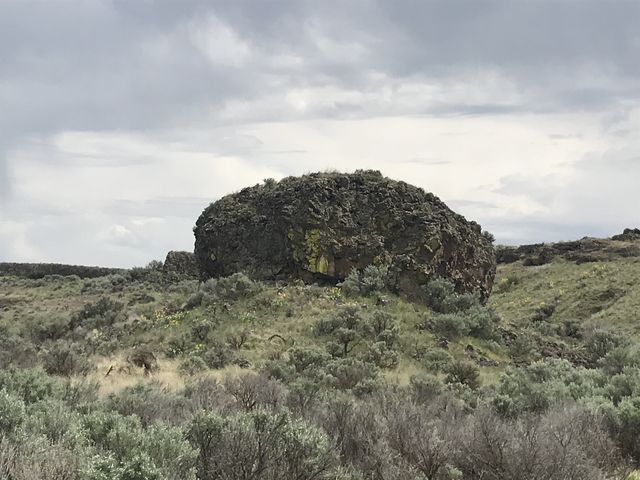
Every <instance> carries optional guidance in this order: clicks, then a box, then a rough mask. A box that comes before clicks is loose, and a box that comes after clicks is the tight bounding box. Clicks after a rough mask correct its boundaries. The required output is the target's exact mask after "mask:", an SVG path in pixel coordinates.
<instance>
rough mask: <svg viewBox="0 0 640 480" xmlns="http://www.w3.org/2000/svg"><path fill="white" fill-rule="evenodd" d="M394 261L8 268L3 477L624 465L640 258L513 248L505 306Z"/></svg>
mask: <svg viewBox="0 0 640 480" xmlns="http://www.w3.org/2000/svg"><path fill="white" fill-rule="evenodd" d="M385 278H386V275H385V271H384V269H383V268H377V267H368V268H366V269H364V270H361V271H354V272H353V273H352V274H351V275H350V276H349V277H348V278H347V279H346V280H345V281H344V283H343V284H342V285H341V286H338V287H322V286H314V285H304V284H303V283H296V282H293V283H288V284H284V283H282V284H279V283H265V282H256V281H253V280H251V279H250V278H248V277H247V276H245V275H243V274H234V275H231V276H230V277H227V278H220V279H214V280H209V281H207V282H204V283H198V282H196V281H170V282H167V281H166V279H165V277H164V276H163V274H162V265H161V264H159V263H154V264H153V265H151V266H150V268H147V269H134V270H131V271H126V272H122V273H116V274H111V275H107V276H103V277H99V278H87V279H81V278H79V277H76V276H65V277H62V276H47V277H44V278H40V279H27V278H22V277H16V276H4V277H1V278H0V333H1V335H0V341H1V342H2V345H1V346H0V347H1V348H0V367H1V368H2V371H1V372H0V478H9V479H12V480H33V479H39V478H42V479H44V478H47V479H51V478H52V479H83V480H85V479H86V480H97V479H117V480H125V479H126V480H138V479H140V480H141V479H178V478H180V479H189V478H198V479H218V478H220V479H222V478H239V479H258V478H260V479H271V478H274V479H275V478H276V477H277V478H279V479H284V480H287V479H294V478H296V479H306V478H308V479H312V478H314V479H319V478H324V479H374V478H375V479H391V478H394V479H396V478H399V479H416V478H418V479H438V480H440V479H476V478H480V477H482V478H485V479H486V478H489V479H496V480H497V479H505V480H506V479H514V478H518V479H532V480H533V479H538V478H549V479H552V480H554V479H558V480H560V479H585V480H586V479H590V480H591V479H607V478H619V479H623V478H626V476H627V475H628V474H629V472H630V470H631V469H632V468H633V466H637V465H638V463H640V442H639V439H638V437H637V431H638V429H640V351H639V349H638V346H637V339H638V326H637V311H638V310H637V307H638V304H639V301H640V287H639V285H640V282H639V281H638V280H640V261H639V259H638V258H627V259H624V260H622V259H619V258H618V259H611V260H609V261H603V262H594V263H582V264H576V263H575V262H573V261H568V260H565V259H562V258H556V259H552V261H551V262H549V263H547V264H545V265H542V266H524V265H523V263H522V262H521V261H520V262H515V263H511V264H509V265H501V266H500V267H499V269H498V276H497V278H496V286H495V289H494V293H493V295H492V297H491V298H490V301H489V303H488V305H486V306H485V305H482V304H481V303H480V302H479V301H478V298H476V297H475V296H473V295H471V294H458V293H455V291H454V289H453V287H452V285H451V284H450V283H449V282H447V281H446V280H443V279H435V280H433V281H431V282H430V283H429V284H428V285H427V286H426V287H425V290H424V298H425V299H426V302H427V304H422V303H413V302H409V301H407V300H405V299H403V298H401V297H398V296H396V295H394V294H391V293H389V292H388V291H386V289H385Z"/></svg>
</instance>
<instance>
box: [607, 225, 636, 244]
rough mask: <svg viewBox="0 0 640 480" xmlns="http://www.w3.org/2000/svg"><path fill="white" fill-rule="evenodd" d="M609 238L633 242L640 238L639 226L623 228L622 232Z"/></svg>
mask: <svg viewBox="0 0 640 480" xmlns="http://www.w3.org/2000/svg"><path fill="white" fill-rule="evenodd" d="M611 240H619V241H622V242H635V241H638V240H640V228H625V229H624V232H622V233H621V234H619V235H614V236H613V237H611Z"/></svg>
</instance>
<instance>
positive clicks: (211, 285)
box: [201, 273, 262, 302]
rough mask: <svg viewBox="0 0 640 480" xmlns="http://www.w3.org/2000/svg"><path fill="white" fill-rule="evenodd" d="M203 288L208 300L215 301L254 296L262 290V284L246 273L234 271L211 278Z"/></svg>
mask: <svg viewBox="0 0 640 480" xmlns="http://www.w3.org/2000/svg"><path fill="white" fill-rule="evenodd" d="M201 288H202V291H203V292H204V293H205V297H206V301H208V302H215V301H220V300H222V301H225V300H238V299H240V298H246V297H250V296H253V295H255V294H257V293H258V292H260V290H262V285H261V284H260V283H258V282H254V281H253V280H251V279H250V278H249V277H248V276H247V275H245V274H244V273H234V274H233V275H230V276H229V277H221V278H211V279H209V280H207V281H206V282H204V283H203V284H202V287H201Z"/></svg>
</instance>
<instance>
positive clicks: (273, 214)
mask: <svg viewBox="0 0 640 480" xmlns="http://www.w3.org/2000/svg"><path fill="white" fill-rule="evenodd" d="M194 233H195V238H196V245H195V255H196V258H197V262H198V266H199V269H200V273H201V276H202V277H203V278H209V277H220V276H228V275H231V274H232V273H235V272H245V273H247V274H248V275H250V276H252V277H254V278H258V279H287V278H299V279H302V280H304V281H306V282H315V281H326V282H328V283H337V282H340V281H342V280H344V279H345V278H346V276H347V275H348V274H349V272H351V270H353V269H362V268H364V267H366V266H368V265H371V264H374V265H379V266H385V267H387V268H388V270H387V271H388V279H387V280H388V282H387V283H388V284H389V287H390V288H391V289H392V290H393V291H395V292H399V293H402V294H404V295H406V296H407V297H409V298H416V297H420V296H421V295H422V290H423V289H422V286H423V285H424V284H425V283H427V282H428V281H429V280H430V279H431V278H432V277H434V276H442V277H444V278H448V279H450V280H452V281H453V282H454V283H455V285H456V288H457V290H458V291H459V292H478V293H479V294H480V296H481V297H482V298H483V299H486V298H487V297H488V295H489V293H490V292H491V287H492V285H493V280H494V276H495V257H494V252H493V246H492V245H491V241H490V236H489V235H483V232H482V230H481V228H480V225H478V224H477V223H475V222H469V221H467V220H466V219H465V218H464V217H462V216H461V215H458V214H456V213H454V212H453V211H451V210H450V209H449V208H448V207H447V206H446V205H445V204H444V203H443V202H442V201H440V200H439V199H438V198H437V197H436V196H434V195H432V194H430V193H426V192H425V191H424V190H422V189H420V188H417V187H414V186H412V185H409V184H407V183H404V182H397V181H394V180H390V179H388V178H385V177H383V176H382V175H381V174H380V172H377V171H357V172H356V173H353V174H340V173H314V174H311V175H305V176H302V177H288V178H285V179H283V180H281V181H280V182H276V181H275V180H268V181H265V183H264V184H261V185H256V186H254V187H250V188H245V189H244V190H241V191H240V192H238V193H235V194H232V195H227V196H225V197H223V198H221V199H220V200H218V201H217V202H215V203H213V204H211V205H210V206H209V207H207V208H206V209H205V211H204V212H203V213H202V215H201V216H200V218H199V219H198V221H197V223H196V227H195V229H194Z"/></svg>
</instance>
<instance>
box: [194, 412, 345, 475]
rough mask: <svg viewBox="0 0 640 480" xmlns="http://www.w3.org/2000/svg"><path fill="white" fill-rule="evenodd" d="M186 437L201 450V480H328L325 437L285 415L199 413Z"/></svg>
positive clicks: (329, 464) (329, 450) (330, 461)
mask: <svg viewBox="0 0 640 480" xmlns="http://www.w3.org/2000/svg"><path fill="white" fill-rule="evenodd" d="M187 436H188V438H189V440H190V441H191V443H192V445H193V446H194V447H195V448H196V449H197V450H198V452H199V454H198V460H197V470H198V478H200V479H217V478H229V479H231V478H233V479H247V480H248V479H251V478H260V479H261V480H322V479H327V480H328V479H329V478H332V477H331V476H330V474H331V471H332V468H333V466H334V464H335V457H334V453H333V449H332V446H331V444H330V442H329V439H328V438H327V436H326V435H325V434H324V433H323V432H322V431H321V430H319V429H317V428H315V427H312V426H310V425H308V424H307V423H305V422H304V421H302V420H298V419H294V418H293V417H292V416H291V415H290V414H288V413H270V412H267V411H262V410H258V411H254V412H250V413H243V414H239V415H234V416H226V417H220V416H218V415H215V414H213V413H209V412H206V413H205V412H203V413H201V414H199V415H198V416H196V417H195V418H194V419H193V421H192V422H191V425H190V428H189V431H188V434H187ZM248 469H249V470H248Z"/></svg>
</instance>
